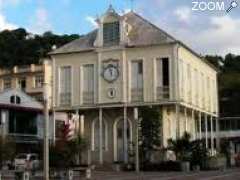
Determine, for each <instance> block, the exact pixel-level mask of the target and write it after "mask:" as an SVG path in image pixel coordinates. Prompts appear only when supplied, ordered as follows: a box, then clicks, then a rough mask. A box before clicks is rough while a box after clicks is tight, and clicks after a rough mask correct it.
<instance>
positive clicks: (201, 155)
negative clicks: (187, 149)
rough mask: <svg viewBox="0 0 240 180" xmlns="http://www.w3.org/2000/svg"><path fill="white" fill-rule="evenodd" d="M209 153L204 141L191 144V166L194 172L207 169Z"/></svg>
mask: <svg viewBox="0 0 240 180" xmlns="http://www.w3.org/2000/svg"><path fill="white" fill-rule="evenodd" d="M207 158H208V151H207V149H206V146H205V143H204V141H203V140H195V141H193V142H191V159H190V162H191V166H192V169H193V170H194V171H199V170H200V169H204V168H206V161H207Z"/></svg>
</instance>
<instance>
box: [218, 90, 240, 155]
mask: <svg viewBox="0 0 240 180" xmlns="http://www.w3.org/2000/svg"><path fill="white" fill-rule="evenodd" d="M220 97H221V98H220V118H219V138H220V144H221V146H222V147H223V146H226V147H227V149H229V152H231V153H232V155H236V154H238V153H240V108H239V101H240V93H239V89H236V88H234V87H233V88H232V89H222V90H221V95H220Z"/></svg>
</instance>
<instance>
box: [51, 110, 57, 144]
mask: <svg viewBox="0 0 240 180" xmlns="http://www.w3.org/2000/svg"><path fill="white" fill-rule="evenodd" d="M52 119H53V145H54V146H55V142H56V115H55V110H53V113H52Z"/></svg>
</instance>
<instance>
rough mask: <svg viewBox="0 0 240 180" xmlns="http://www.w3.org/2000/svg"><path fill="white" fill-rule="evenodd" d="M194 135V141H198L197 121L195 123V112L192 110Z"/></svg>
mask: <svg viewBox="0 0 240 180" xmlns="http://www.w3.org/2000/svg"><path fill="white" fill-rule="evenodd" d="M192 134H193V140H196V121H195V115H194V110H192Z"/></svg>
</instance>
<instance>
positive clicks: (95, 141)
mask: <svg viewBox="0 0 240 180" xmlns="http://www.w3.org/2000/svg"><path fill="white" fill-rule="evenodd" d="M91 129H92V130H91V139H92V140H91V142H92V143H91V149H92V151H99V119H98V118H96V119H94V120H93V121H92V127H91ZM102 143H103V144H102V145H103V150H104V151H107V150H108V124H107V121H106V120H105V119H103V126H102Z"/></svg>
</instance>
